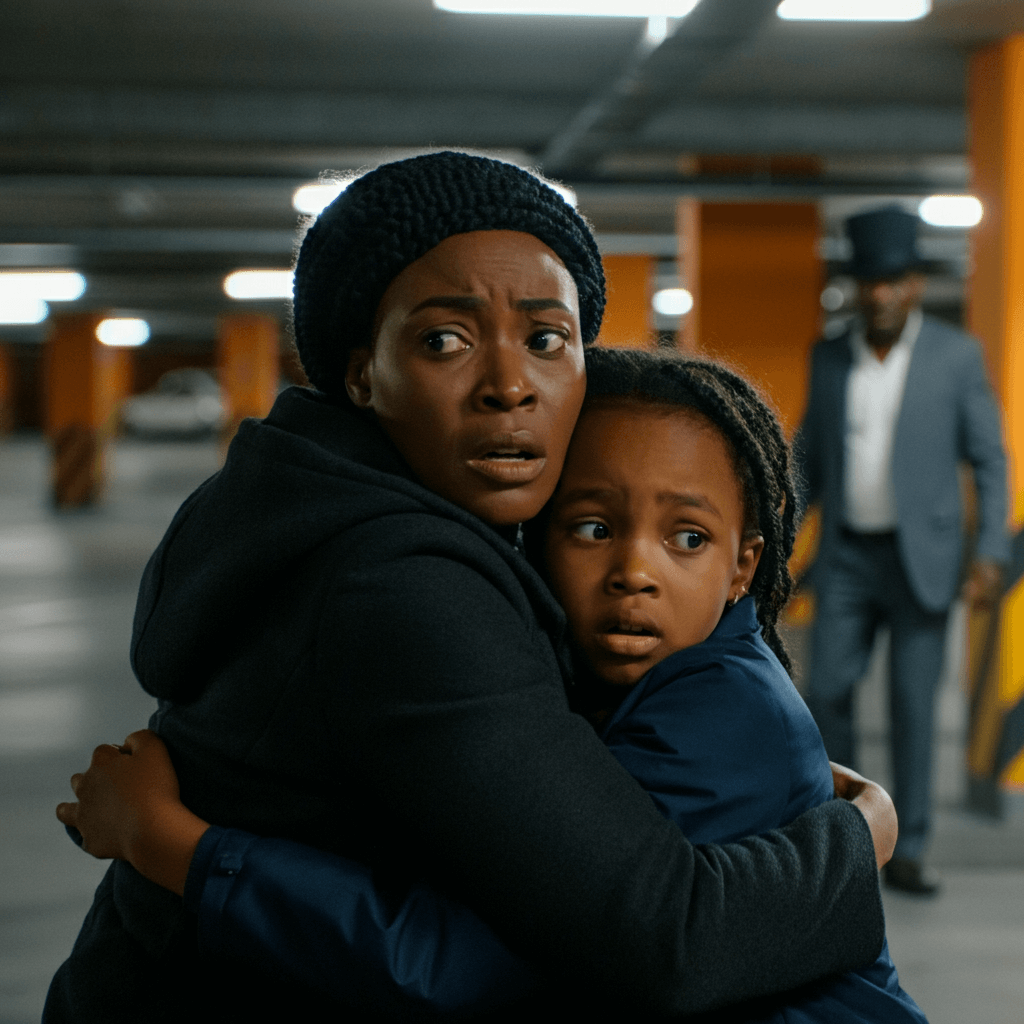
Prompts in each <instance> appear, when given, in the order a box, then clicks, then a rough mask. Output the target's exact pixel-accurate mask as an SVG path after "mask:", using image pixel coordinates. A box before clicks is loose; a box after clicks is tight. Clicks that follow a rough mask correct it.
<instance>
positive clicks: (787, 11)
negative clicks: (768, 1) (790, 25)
mask: <svg viewBox="0 0 1024 1024" xmlns="http://www.w3.org/2000/svg"><path fill="white" fill-rule="evenodd" d="M931 9H932V4H931V0H782V3H780V4H779V6H778V8H777V9H776V13H777V14H778V16H779V17H780V18H783V19H784V20H786V21H916V20H917V19H918V18H923V17H925V15H927V14H930V13H931Z"/></svg>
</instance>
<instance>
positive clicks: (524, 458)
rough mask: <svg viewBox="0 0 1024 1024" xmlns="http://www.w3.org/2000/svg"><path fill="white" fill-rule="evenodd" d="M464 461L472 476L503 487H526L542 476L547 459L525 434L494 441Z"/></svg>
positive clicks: (494, 439)
mask: <svg viewBox="0 0 1024 1024" xmlns="http://www.w3.org/2000/svg"><path fill="white" fill-rule="evenodd" d="M478 451H479V454H477V455H475V456H474V457H473V458H471V459H469V460H467V463H466V464H467V465H468V466H469V468H470V469H472V470H473V471H474V472H476V473H479V474H480V475H481V476H485V477H487V479H488V480H492V481H494V482H495V483H499V484H505V485H506V486H516V485H517V484H528V483H530V482H531V481H533V480H536V479H537V477H539V476H540V475H541V473H543V472H544V467H545V466H546V465H547V461H548V460H547V459H546V458H545V456H544V453H543V452H542V450H541V449H540V446H539V445H537V444H536V442H534V441H533V438H532V437H530V436H529V435H528V434H526V432H523V434H521V435H517V434H507V435H503V436H501V437H493V438H491V439H490V443H489V444H486V445H485V446H482V447H481V449H479V450H478Z"/></svg>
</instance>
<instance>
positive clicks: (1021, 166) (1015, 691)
mask: <svg viewBox="0 0 1024 1024" xmlns="http://www.w3.org/2000/svg"><path fill="white" fill-rule="evenodd" d="M969 104H970V106H969V114H970V128H971V137H970V158H971V174H972V182H971V189H972V192H973V193H974V194H975V195H976V196H977V197H978V198H979V199H980V200H981V201H982V203H983V205H984V208H985V212H984V217H983V219H982V222H981V224H980V225H979V226H978V227H977V228H976V229H975V231H974V233H973V237H972V245H971V250H972V251H971V265H972V268H973V269H972V273H971V279H970V286H969V292H968V324H969V328H970V330H971V332H972V333H973V334H975V335H976V336H977V337H978V338H979V339H980V341H981V343H982V346H983V347H984V350H985V356H986V359H987V362H988V367H989V372H990V374H991V376H992V380H993V384H994V387H995V390H996V394H997V396H998V398H999V400H1000V402H1001V404H1002V408H1003V415H1004V423H1005V430H1006V444H1007V454H1008V456H1009V467H1010V518H1011V527H1012V529H1013V531H1014V533H1015V534H1016V539H1015V542H1014V558H1013V564H1012V565H1011V566H1010V570H1009V573H1008V579H1007V592H1006V596H1005V599H1004V601H1003V604H1002V608H1001V609H1000V611H999V612H997V613H995V614H985V613H978V614H974V615H972V616H971V622H970V660H969V668H970V686H971V721H970V744H969V749H968V756H967V763H968V775H969V780H970V793H971V799H972V802H974V803H975V804H976V805H977V806H979V807H987V808H988V809H989V810H994V811H996V812H997V813H998V812H999V810H1000V806H1001V802H1000V791H1001V789H1005V788H1006V787H1014V788H1020V789H1024V541H1022V535H1021V532H1020V531H1021V529H1022V527H1024V395H1022V393H1021V389H1020V381H1021V380H1022V379H1024V131H1022V128H1021V126H1022V125H1024V35H1017V36H1011V37H1010V38H1008V39H1004V40H1003V41H1001V42H999V43H996V44H994V45H992V46H989V47H987V48H985V49H983V50H980V51H979V52H977V53H976V54H975V55H974V57H973V58H972V60H971V69H970V95H969Z"/></svg>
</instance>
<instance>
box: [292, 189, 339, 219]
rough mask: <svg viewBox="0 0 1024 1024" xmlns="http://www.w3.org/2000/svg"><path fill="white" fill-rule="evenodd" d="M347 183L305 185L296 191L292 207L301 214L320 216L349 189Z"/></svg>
mask: <svg viewBox="0 0 1024 1024" xmlns="http://www.w3.org/2000/svg"><path fill="white" fill-rule="evenodd" d="M348 186H349V183H348V182H347V181H335V182H331V183H330V184H326V185H323V184H316V185H303V186H301V187H300V188H297V189H296V190H295V194H294V195H293V196H292V206H294V207H295V209H296V210H298V211H299V213H311V214H313V216H314V217H316V216H319V214H320V211H321V210H323V209H324V207H326V206H329V205H330V204H331V203H333V202H334V200H335V199H337V198H338V196H340V195H341V193H342V192H344V191H345V189H346V188H348Z"/></svg>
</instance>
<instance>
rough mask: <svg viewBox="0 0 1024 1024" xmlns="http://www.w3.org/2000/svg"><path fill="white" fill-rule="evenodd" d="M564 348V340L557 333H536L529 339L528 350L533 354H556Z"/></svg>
mask: <svg viewBox="0 0 1024 1024" xmlns="http://www.w3.org/2000/svg"><path fill="white" fill-rule="evenodd" d="M562 348H565V338H564V337H563V336H562V335H561V334H559V333H558V331H538V332H537V333H536V334H534V335H532V336H531V337H530V349H531V350H532V351H534V352H545V353H551V352H557V351H558V350H559V349H562Z"/></svg>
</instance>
